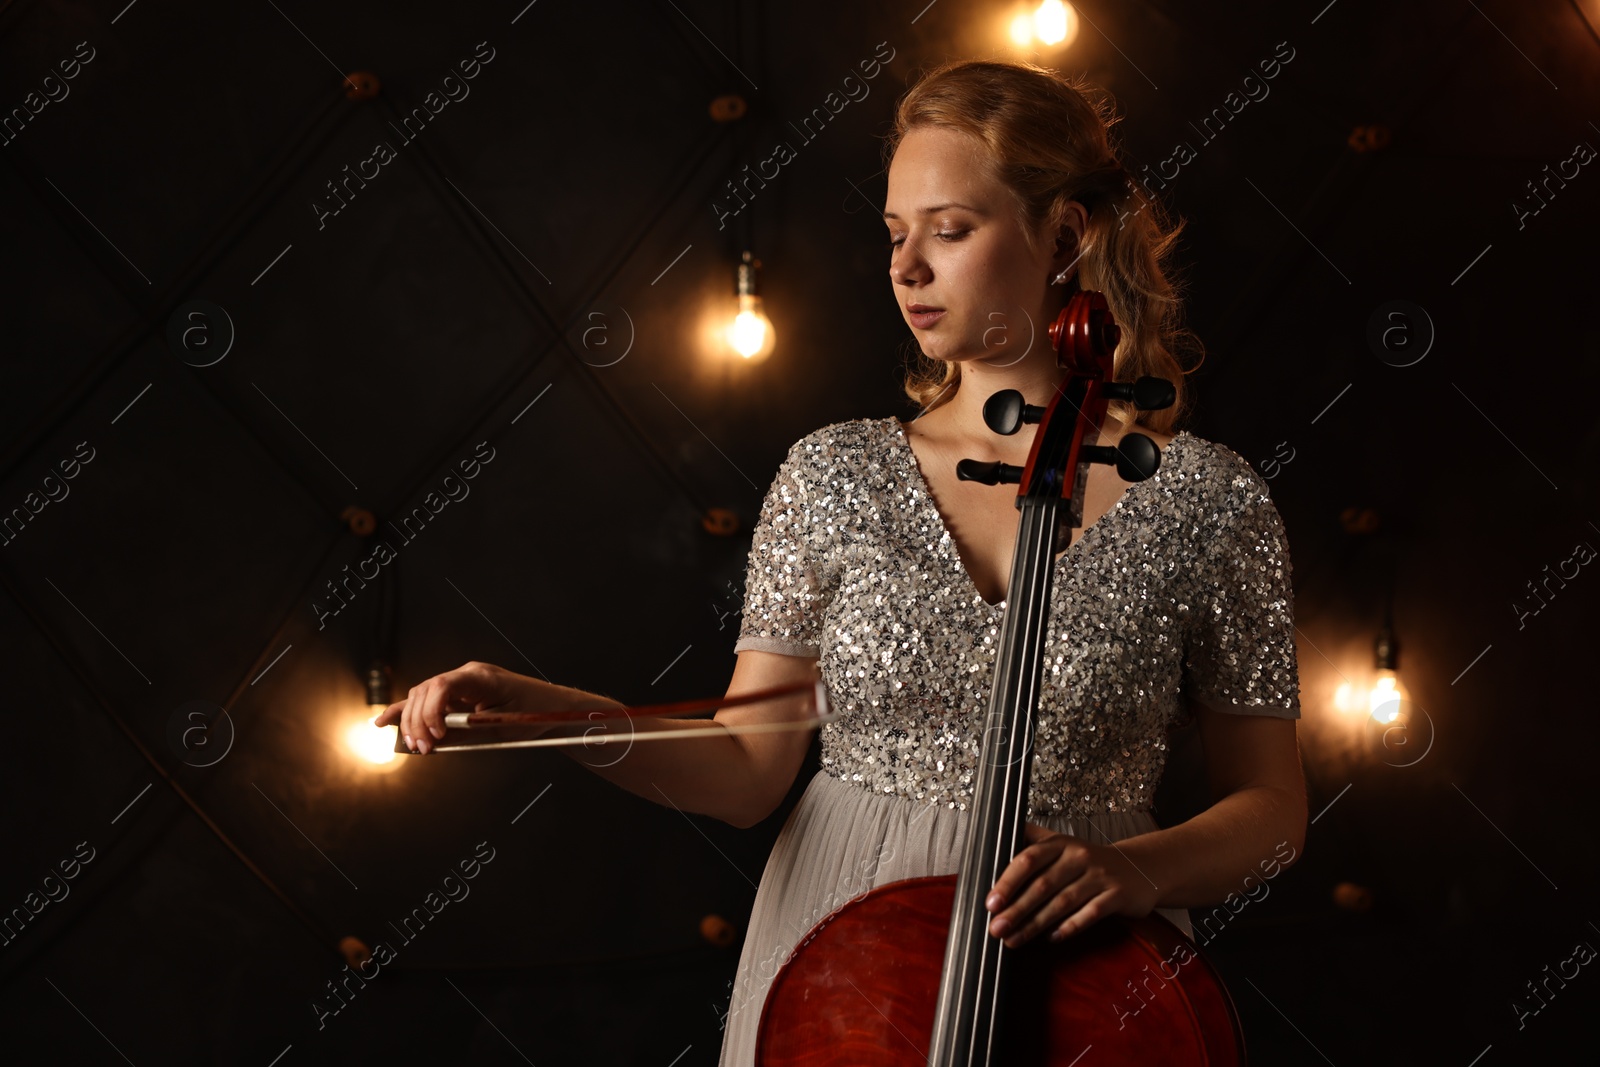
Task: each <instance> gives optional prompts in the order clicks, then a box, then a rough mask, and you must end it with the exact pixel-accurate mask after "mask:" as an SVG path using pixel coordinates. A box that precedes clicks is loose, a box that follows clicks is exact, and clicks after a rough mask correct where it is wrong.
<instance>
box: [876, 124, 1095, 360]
mask: <svg viewBox="0 0 1600 1067" xmlns="http://www.w3.org/2000/svg"><path fill="white" fill-rule="evenodd" d="M983 151H984V149H983V146H982V145H981V143H980V142H979V141H977V140H976V139H975V138H973V137H970V136H968V135H967V134H964V133H958V132H956V131H953V130H946V129H940V128H937V127H917V128H914V129H912V130H911V131H910V132H909V133H907V134H906V135H905V137H904V138H903V139H902V140H901V141H900V145H899V147H898V148H897V149H896V150H895V154H894V160H893V162H891V163H890V165H889V192H888V197H887V199H886V201H885V204H884V214H883V218H884V222H885V224H886V225H887V226H888V228H889V239H890V241H891V243H892V247H891V249H890V260H889V263H890V265H889V278H890V280H891V281H892V283H893V287H894V295H895V300H896V302H897V303H899V305H900V311H901V314H902V315H904V316H905V320H906V323H907V324H908V325H909V326H910V327H911V329H912V331H913V332H914V333H915V335H916V338H917V341H918V343H919V344H921V346H922V351H923V354H924V355H927V356H928V357H930V358H932V359H940V360H959V361H967V360H979V361H983V362H986V363H989V364H992V365H994V366H1006V365H1010V364H1013V363H1018V362H1021V360H1022V359H1023V358H1024V357H1025V356H1026V355H1027V354H1028V353H1029V351H1030V350H1031V351H1033V352H1035V353H1041V354H1042V353H1046V352H1048V351H1049V349H1050V342H1049V336H1048V334H1047V333H1046V330H1047V329H1048V327H1049V325H1050V320H1049V318H1048V316H1050V315H1052V313H1053V312H1052V307H1058V306H1059V304H1060V301H1061V297H1060V293H1061V292H1062V291H1061V290H1060V289H1059V288H1057V289H1056V291H1055V293H1052V292H1051V280H1052V279H1053V277H1054V276H1055V274H1056V273H1057V272H1059V271H1060V270H1061V269H1062V268H1063V267H1064V266H1067V265H1068V264H1071V263H1073V262H1074V259H1073V256H1074V247H1075V246H1074V243H1073V242H1072V241H1071V240H1070V239H1069V240H1068V241H1066V242H1062V243H1060V244H1058V242H1056V241H1055V240H1052V239H1047V238H1046V230H1045V229H1044V228H1043V227H1041V228H1040V229H1039V230H1038V231H1037V234H1036V244H1035V247H1033V248H1030V247H1029V245H1028V242H1027V241H1026V240H1025V239H1024V233H1025V231H1024V229H1023V224H1022V223H1021V222H1020V221H1019V220H1018V218H1017V210H1016V206H1015V205H1016V200H1015V198H1014V197H1013V196H1012V194H1011V193H1010V191H1009V190H1007V189H1006V188H1005V186H1004V185H1002V184H1001V183H1000V182H999V181H998V180H997V179H995V178H994V177H992V176H991V175H990V174H989V172H988V169H987V168H986V167H985V166H983V164H982V159H983ZM1071 218H1072V220H1073V223H1072V224H1071V226H1072V229H1074V230H1075V231H1076V230H1078V228H1079V225H1080V224H1079V222H1078V216H1077V215H1076V214H1074V215H1073V216H1072V217H1071ZM1074 269H1075V268H1074ZM918 305H925V306H927V307H929V308H934V309H939V310H937V311H929V312H924V313H919V308H918Z"/></svg>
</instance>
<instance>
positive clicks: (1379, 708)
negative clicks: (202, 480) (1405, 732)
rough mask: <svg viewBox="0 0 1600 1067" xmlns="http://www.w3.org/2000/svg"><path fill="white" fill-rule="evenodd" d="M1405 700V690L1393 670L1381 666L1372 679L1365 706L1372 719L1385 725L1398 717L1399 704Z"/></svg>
mask: <svg viewBox="0 0 1600 1067" xmlns="http://www.w3.org/2000/svg"><path fill="white" fill-rule="evenodd" d="M1404 700H1405V690H1404V689H1402V688H1401V687H1400V679H1399V678H1398V677H1396V676H1395V673H1394V671H1392V670H1390V669H1388V668H1383V669H1380V670H1379V671H1378V676H1377V677H1376V678H1375V679H1373V682H1372V689H1371V691H1370V692H1369V693H1368V696H1367V708H1368V712H1369V714H1371V715H1372V721H1373V722H1376V723H1380V724H1382V725H1385V726H1387V725H1388V724H1389V723H1391V722H1394V721H1395V720H1396V719H1398V718H1399V717H1400V705H1401V703H1402V702H1403V701H1404Z"/></svg>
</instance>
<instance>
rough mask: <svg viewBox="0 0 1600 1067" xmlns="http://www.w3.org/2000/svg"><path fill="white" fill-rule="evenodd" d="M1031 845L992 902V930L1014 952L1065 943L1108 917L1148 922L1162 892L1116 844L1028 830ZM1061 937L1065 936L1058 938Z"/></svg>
mask: <svg viewBox="0 0 1600 1067" xmlns="http://www.w3.org/2000/svg"><path fill="white" fill-rule="evenodd" d="M1023 836H1024V837H1025V839H1026V840H1027V841H1028V845H1027V847H1026V848H1024V849H1023V850H1022V851H1021V852H1018V853H1017V854H1016V856H1015V857H1013V858H1012V860H1011V864H1010V866H1008V867H1007V868H1006V869H1005V872H1004V873H1003V874H1001V876H1000V880H999V881H998V882H996V883H995V887H994V889H993V891H991V892H990V894H989V898H988V900H987V901H986V904H987V906H988V908H989V911H990V913H991V914H992V915H993V916H994V917H993V918H992V919H990V921H989V932H990V933H991V934H993V935H994V936H995V937H999V938H1001V939H1003V940H1004V941H1005V943H1006V945H1007V946H1008V947H1010V948H1016V947H1017V946H1019V945H1022V944H1026V943H1027V942H1029V941H1031V940H1033V939H1034V938H1035V937H1038V936H1039V935H1040V934H1046V933H1048V934H1051V935H1052V938H1051V939H1052V940H1059V939H1060V937H1065V936H1067V935H1069V934H1072V933H1075V932H1076V931H1078V930H1081V929H1083V928H1084V927H1086V926H1088V925H1089V924H1091V923H1093V922H1096V921H1097V920H1099V919H1103V918H1105V917H1106V916H1108V915H1126V916H1128V917H1129V918H1142V917H1143V916H1146V915H1149V914H1150V912H1151V911H1153V910H1154V909H1155V907H1156V904H1157V903H1158V898H1159V891H1158V890H1157V889H1156V887H1155V885H1154V884H1152V883H1151V882H1150V880H1149V879H1148V878H1146V877H1145V875H1144V873H1143V872H1142V871H1140V870H1139V868H1138V867H1137V866H1135V865H1134V863H1133V861H1132V860H1131V859H1129V858H1128V857H1127V855H1125V854H1124V853H1123V851H1122V850H1121V849H1119V848H1118V847H1117V846H1116V845H1112V844H1106V845H1096V844H1092V843H1090V842H1088V841H1085V840H1083V839H1082V838H1077V837H1070V836H1068V835H1067V834H1058V833H1056V832H1054V831H1053V830H1047V829H1045V828H1044V827H1042V826H1039V825H1036V824H1035V823H1031V822H1030V823H1027V824H1025V826H1024V827H1023ZM1057 934H1059V936H1056V935H1057Z"/></svg>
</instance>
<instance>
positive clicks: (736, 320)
mask: <svg viewBox="0 0 1600 1067" xmlns="http://www.w3.org/2000/svg"><path fill="white" fill-rule="evenodd" d="M760 267H761V261H760V260H759V259H756V258H755V255H754V253H752V252H748V251H747V252H745V254H744V256H743V258H742V259H741V260H740V262H739V271H738V276H737V280H736V282H735V285H734V293H735V295H736V296H737V297H738V301H739V306H738V308H737V309H736V310H735V312H734V316H733V321H732V322H730V323H729V324H728V330H727V338H728V347H729V348H731V349H733V351H734V353H736V354H737V355H738V356H740V357H741V358H742V359H745V360H748V361H749V362H751V363H755V362H758V361H759V360H763V359H766V358H767V357H768V356H770V355H771V354H772V349H773V347H774V345H775V344H776V340H777V338H776V337H775V335H774V334H773V330H772V320H771V319H769V318H767V313H766V309H765V308H764V307H763V306H762V301H761V295H760V293H759V291H758V289H757V285H756V271H757V270H759V269H760Z"/></svg>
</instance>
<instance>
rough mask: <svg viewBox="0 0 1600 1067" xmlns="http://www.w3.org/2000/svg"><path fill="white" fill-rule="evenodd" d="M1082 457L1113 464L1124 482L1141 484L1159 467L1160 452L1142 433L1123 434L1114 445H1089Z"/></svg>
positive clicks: (1090, 460)
mask: <svg viewBox="0 0 1600 1067" xmlns="http://www.w3.org/2000/svg"><path fill="white" fill-rule="evenodd" d="M1152 380H1153V381H1160V380H1161V379H1159V378H1156V379H1152ZM1083 455H1084V458H1085V459H1087V460H1088V461H1089V462H1090V463H1115V464H1116V465H1117V475H1118V476H1119V477H1120V478H1121V479H1122V480H1123V481H1125V482H1142V481H1144V480H1145V479H1146V478H1148V477H1150V476H1151V475H1152V474H1154V473H1155V472H1156V471H1157V470H1159V469H1160V467H1161V450H1160V449H1159V448H1157V447H1156V443H1155V442H1154V441H1152V440H1150V438H1148V437H1146V436H1145V435H1144V434H1142V433H1126V434H1123V435H1122V440H1120V441H1118V442H1117V443H1116V444H1115V445H1090V446H1088V447H1086V448H1084V450H1083Z"/></svg>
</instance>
